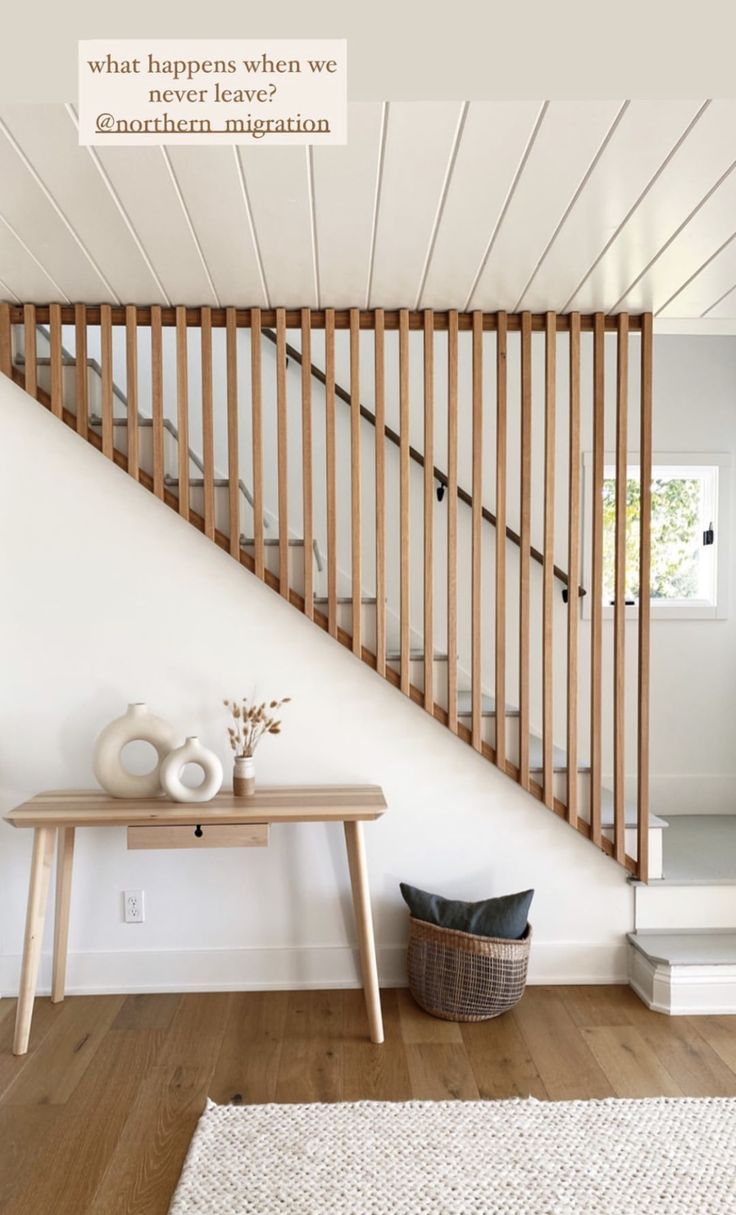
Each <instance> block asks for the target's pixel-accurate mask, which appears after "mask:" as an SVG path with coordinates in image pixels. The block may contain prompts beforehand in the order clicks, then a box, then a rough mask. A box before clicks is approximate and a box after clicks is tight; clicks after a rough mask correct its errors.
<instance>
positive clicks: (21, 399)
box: [0, 379, 632, 994]
mask: <svg viewBox="0 0 736 1215" xmlns="http://www.w3.org/2000/svg"><path fill="white" fill-rule="evenodd" d="M0 409H1V412H2V419H3V422H2V432H3V442H2V444H0V493H2V517H3V518H4V519H5V520H6V526H5V529H4V537H3V555H4V568H5V571H6V577H5V583H4V592H5V593H4V595H3V597H2V601H1V603H0V637H2V638H3V661H2V669H3V681H2V691H1V692H0V713H1V714H2V717H1V719H0V720H1V728H0V772H1V773H2V788H1V790H0V798H1V801H0V809H2V811H3V812H5V811H7V810H9V809H10V808H11V807H12V806H13V805H16V804H17V803H18V802H20V801H21V800H23V799H24V798H26V797H28V796H30V795H31V794H33V793H34V792H36V791H38V790H40V789H44V788H53V787H59V786H85V785H90V784H91V783H92V776H91V770H90V756H91V752H92V747H93V744H94V739H95V736H96V733H97V732H98V730H99V729H100V727H101V726H102V725H103V724H104V723H105V722H107V721H108V720H110V718H112V717H113V716H116V715H117V714H118V713H119V712H120V711H121V710H122V709H123V708H124V706H125V704H126V703H127V702H128V701H130V700H146V701H148V702H149V703H150V705H151V706H152V707H154V708H155V710H156V711H157V712H159V713H160V714H162V715H164V716H166V717H168V718H169V719H170V720H172V721H173V722H174V723H175V724H176V726H177V728H178V729H179V730H180V732H181V734H182V736H183V735H184V734H185V733H186V732H190V731H196V732H197V733H199V734H200V735H201V737H202V738H203V740H204V741H205V743H207V744H208V745H210V746H212V747H214V748H216V749H217V750H218V751H219V752H220V753H221V755H222V756H223V758H226V753H225V747H224V725H225V721H224V710H223V709H222V707H221V699H222V697H223V696H227V695H232V694H237V693H239V692H249V691H251V690H253V691H255V692H256V693H258V692H262V693H263V694H264V695H271V694H274V695H281V694H290V695H291V696H292V697H293V703H292V704H291V705H290V706H289V707H288V713H287V714H286V715H285V724H284V733H283V735H282V736H281V737H280V738H279V739H269V740H268V741H267V742H265V743H264V746H263V749H262V751H261V752H260V753H259V756H258V772H259V779H261V780H263V781H264V782H266V781H270V782H274V781H279V780H284V781H314V782H320V781H376V782H380V783H381V784H382V785H383V786H384V788H385V791H386V794H387V797H388V801H389V804H390V811H389V813H388V815H387V816H386V817H385V819H384V820H383V821H381V822H379V823H377V824H375V825H372V826H370V827H368V828H367V831H366V835H367V848H368V856H369V865H370V872H371V881H372V888H373V896H374V906H375V914H376V927H377V937H378V942H379V962H380V969H381V975H382V978H383V980H384V981H385V982H396V981H399V980H400V979H401V977H402V974H403V951H404V945H405V940H406V931H407V916H406V911H405V909H404V906H403V903H402V902H401V900H400V896H399V893H398V882H399V880H400V879H407V880H408V881H411V882H415V883H417V884H419V885H424V886H426V887H430V888H435V889H438V890H441V891H443V892H445V893H446V894H449V895H454V896H459V897H466V898H480V897H483V896H485V895H489V894H494V893H504V892H507V891H511V890H517V889H522V888H525V887H527V886H534V887H535V889H536V892H537V893H536V896H535V902H534V906H533V913H532V919H533V923H534V931H535V944H534V948H533V960H532V977H533V978H534V979H535V980H537V981H540V980H550V981H559V982H562V981H568V980H569V981H595V980H599V981H603V980H611V979H623V978H624V977H625V973H626V967H625V952H624V948H623V934H624V933H625V931H626V930H627V929H629V928H630V927H631V918H632V900H631V889H630V888H629V887H628V885H627V884H626V881H625V877H624V874H623V871H621V870H619V869H618V868H617V867H616V866H615V865H614V864H613V863H612V862H610V861H608V860H606V859H605V858H604V857H602V856H601V855H599V854H598V853H597V852H596V851H595V850H594V849H593V848H591V847H590V845H589V844H587V843H586V842H585V841H584V840H583V839H582V838H579V837H578V836H577V835H576V834H575V833H573V832H572V831H571V830H570V829H569V828H568V827H567V826H566V825H565V824H564V823H562V822H560V821H559V820H558V819H556V818H555V817H554V816H553V815H551V814H550V813H549V812H548V811H546V810H544V809H543V808H542V807H541V806H540V805H539V804H538V803H536V802H535V801H533V800H532V799H531V798H529V797H527V795H525V794H523V793H522V792H521V791H520V790H518V789H517V788H516V787H515V786H514V785H513V784H512V783H511V782H510V781H508V780H507V779H506V778H504V777H502V776H501V775H499V774H498V773H497V772H496V771H495V770H494V769H493V768H492V767H491V766H490V765H489V764H488V763H486V762H485V761H484V760H482V759H480V758H478V757H477V756H476V755H474V754H473V753H472V752H471V751H470V749H469V748H467V747H465V746H464V745H463V744H461V743H459V742H458V741H457V740H456V739H454V738H453V737H452V736H451V735H450V734H449V733H448V732H447V731H446V730H444V729H443V728H442V727H441V726H439V725H438V724H437V723H435V722H434V721H432V720H431V719H430V718H429V717H428V716H426V715H425V714H424V713H423V712H422V711H421V710H420V709H418V708H417V707H416V706H414V705H413V704H411V703H410V702H408V701H407V700H405V699H403V698H402V697H401V696H400V695H398V694H397V692H396V691H395V690H394V689H393V688H391V687H390V686H389V685H388V684H386V683H384V682H383V681H382V680H381V679H379V678H378V677H377V676H376V675H375V674H373V673H372V672H371V671H369V670H368V668H367V667H365V666H363V665H362V664H360V663H359V662H357V661H356V660H355V659H354V658H353V657H352V656H351V655H350V654H348V653H347V652H346V651H344V650H343V649H342V648H340V647H338V646H337V645H335V643H334V642H333V641H332V640H331V639H330V638H328V637H327V636H325V635H324V634H323V633H322V632H321V631H320V630H319V629H318V628H316V627H315V626H314V625H311V624H310V623H309V622H308V621H307V620H306V619H304V618H303V617H301V616H300V615H298V614H297V613H296V612H295V611H294V610H293V609H292V608H290V607H289V606H288V605H287V604H286V603H284V602H282V601H281V600H280V599H279V598H278V596H276V595H275V594H274V593H273V592H272V591H270V590H268V589H267V588H266V587H264V586H263V585H261V584H260V583H259V582H257V581H256V580H255V579H254V578H252V577H251V576H250V575H248V574H247V573H246V572H245V571H243V570H242V569H240V568H239V567H238V566H236V565H235V564H234V563H233V562H232V561H231V560H230V558H229V557H228V556H227V555H226V554H224V553H222V552H220V551H219V550H217V549H216V548H215V547H214V546H213V545H211V544H210V543H208V542H207V541H206V540H205V539H204V538H203V537H202V536H200V535H198V534H197V533H196V532H195V531H194V530H193V529H191V528H189V527H188V526H187V525H186V524H184V523H182V521H181V520H180V519H179V518H178V517H177V516H175V515H174V514H173V512H172V511H170V510H169V509H168V508H166V507H165V506H163V505H161V504H160V503H158V502H156V501H155V500H154V499H153V498H152V496H151V495H149V494H148V493H146V491H144V490H143V489H141V488H140V487H139V486H137V485H135V484H134V483H133V482H132V481H131V480H130V479H129V478H127V476H126V475H125V474H124V473H122V472H120V471H119V470H117V469H116V468H114V467H113V466H111V465H110V464H108V463H106V462H105V461H104V460H103V459H102V458H101V457H100V456H99V454H98V453H96V452H95V451H94V450H92V449H91V448H90V447H88V446H86V445H85V444H84V443H83V442H81V441H80V440H79V439H78V438H77V437H76V436H75V435H74V434H73V433H71V432H70V431H69V430H67V429H66V428H64V427H62V426H60V425H59V424H58V422H56V421H55V420H54V419H53V418H52V417H51V416H50V415H49V414H48V413H47V412H46V411H45V410H43V409H42V408H41V407H40V406H37V405H35V404H33V403H32V402H30V401H29V400H28V398H27V397H26V396H25V395H24V393H23V392H22V391H21V390H20V389H19V388H17V387H15V386H14V385H12V384H11V383H10V382H9V381H6V380H5V379H2V380H0ZM31 453H32V458H30V457H31ZM30 847H31V840H30V835H29V834H26V833H25V832H20V831H16V830H13V829H12V828H10V827H6V826H4V825H1V826H0V889H1V890H2V895H3V897H2V903H1V904H0V905H1V906H2V919H1V920H0V991H2V992H3V994H8V993H10V992H12V991H13V990H14V988H15V985H16V983H17V975H18V967H19V952H20V948H21V942H22V935H23V914H24V903H25V893H26V882H27V874H28V864H29V860H30ZM125 888H143V889H144V890H145V892H146V900H147V906H146V911H147V918H146V923H145V924H144V925H125V924H123V923H122V914H121V912H122V909H121V891H122V890H123V889H125ZM49 943H50V937H49V936H47V940H46V950H47V951H48V948H49ZM353 943H354V931H353V925H352V917H351V913H350V907H349V896H348V879H347V869H346V863H345V858H344V854H343V846H342V839H341V835H340V831H339V829H337V828H332V827H325V826H312V827H307V826H293V827H282V828H281V829H278V830H275V831H274V832H273V836H272V844H271V846H270V847H269V849H268V850H267V851H260V850H258V851H256V850H253V851H248V850H246V851H243V852H242V853H235V852H227V851H216V852H211V853H201V854H192V853H188V852H180V853H176V852H174V853H150V854H146V853H141V852H127V851H126V847H125V837H124V833H123V832H122V831H119V830H117V829H110V830H107V831H106V830H100V829H97V830H94V829H91V830H88V831H86V832H81V833H80V838H79V845H78V856H77V862H76V877H75V888H74V894H73V899H72V927H71V964H70V989H71V990H72V991H81V990H85V991H91V990H122V989H127V990H139V989H152V990H156V989H165V988H175V989H182V988H213V987H218V986H223V987H228V986H233V987H249V986H259V985H264V986H268V985H283V986H296V985H299V984H315V985H319V984H325V985H332V984H343V983H344V984H350V983H353V982H355V979H356V969H355V958H354V950H353ZM48 981H49V969H48V956H47V955H46V956H45V958H44V963H43V969H42V983H43V985H44V986H45V987H46V988H47V987H48Z"/></svg>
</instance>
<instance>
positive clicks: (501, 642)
mask: <svg viewBox="0 0 736 1215" xmlns="http://www.w3.org/2000/svg"><path fill="white" fill-rule="evenodd" d="M506 334H507V329H506V313H505V312H499V314H498V329H497V331H496V520H497V533H496V534H497V535H499V536H504V535H505V534H506V493H507V488H506V461H507V439H508V428H507V410H506V405H507V393H508V378H507V366H506V359H507V336H506ZM495 550H496V561H495V574H496V602H495V622H496V633H495V693H496V695H495V701H496V763H497V765H498V767H499V768H501V769H502V770H504V769H505V767H506V545H505V544H497V545H496V546H495ZM571 615H575V613H574V612H573V613H571Z"/></svg>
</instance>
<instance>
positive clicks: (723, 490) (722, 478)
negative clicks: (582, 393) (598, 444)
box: [582, 451, 733, 621]
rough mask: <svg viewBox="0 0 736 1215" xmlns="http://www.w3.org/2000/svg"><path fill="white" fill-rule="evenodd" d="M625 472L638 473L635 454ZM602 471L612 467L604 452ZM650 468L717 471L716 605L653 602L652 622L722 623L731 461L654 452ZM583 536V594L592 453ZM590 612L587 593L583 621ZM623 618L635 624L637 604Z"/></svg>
mask: <svg viewBox="0 0 736 1215" xmlns="http://www.w3.org/2000/svg"><path fill="white" fill-rule="evenodd" d="M628 462H629V469H630V470H632V471H633V474H634V476H637V475H638V469H639V453H638V451H630V452H629V453H628ZM603 463H604V467H605V468H608V467H610V466H612V465H615V463H616V455H615V452H611V451H607V452H605V453H604V456H603ZM652 465H653V467H655V468H657V467H660V466H664V467H667V466H669V467H673V466H674V467H676V468H682V469H683V470H686V469H688V468H692V469H694V470H695V469H699V468H717V469H718V503H717V511H716V518H715V519H714V520H713V526H714V529H715V545H714V547H715V554H714V557H715V562H716V602H715V603H714V604H713V603H702V602H701V603H698V602H692V601H689V602H688V601H682V602H680V603H677V602H671V603H660V602H658V601H657V600H656V599H653V600H652V601H651V618H652V620H653V621H654V620H725V619H727V618H728V614H729V593H730V579H729V574H730V565H731V469H732V465H733V457H732V455H731V454H730V453H728V452H671V451H658V452H654V453H653V454H652ZM582 491H583V492H582V498H583V505H584V511H583V536H582V546H583V547H582V553H583V579H584V581H583V586H584V587H585V588H586V590H587V589H588V588H589V587H590V584H591V563H592V552H591V548H592V545H591V524H592V518H593V453H592V451H585V452H583V485H582ZM591 608H592V596H591V595H590V593H588V594H586V595H584V596H583V600H582V615H583V619H585V620H590V618H591ZM625 614H626V618H627V619H632V620H636V619H637V618H638V615H639V606H638V604H632V605H628V606H627V607H626V612H625ZM612 617H613V606H612V605H611V604H607V603H604V605H603V618H604V619H611V618H612Z"/></svg>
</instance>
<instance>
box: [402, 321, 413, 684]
mask: <svg viewBox="0 0 736 1215" xmlns="http://www.w3.org/2000/svg"><path fill="white" fill-rule="evenodd" d="M409 476H410V465H409V312H408V309H406V308H402V309H401V310H400V311H399V503H400V505H399V552H400V570H399V575H400V585H399V635H400V638H401V644H400V654H401V664H400V665H401V678H400V686H401V691H402V692H404V693H405V694H406V695H407V696H408V695H409V687H410V684H411V673H410V665H409V649H410V644H411V635H410V620H409V611H410V600H409V588H410V584H411V567H410V564H409V563H410V561H411V545H410V537H409V528H410V526H411V503H410V490H411V484H410V480H409Z"/></svg>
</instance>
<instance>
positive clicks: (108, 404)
mask: <svg viewBox="0 0 736 1215" xmlns="http://www.w3.org/2000/svg"><path fill="white" fill-rule="evenodd" d="M59 333H61V330H59ZM100 352H101V356H102V357H101V359H100V364H101V368H102V373H101V374H102V454H103V455H104V456H107V458H108V460H111V459H112V449H113V442H114V438H113V393H112V386H113V375H112V309H111V307H110V305H109V304H103V305H102V307H101V309H100ZM51 357H52V360H53V357H54V356H53V349H52V356H51ZM53 374H54V373H53V363H52V391H51V396H52V400H53V395H54V394H53ZM59 382H60V384H61V383H62V382H63V381H62V380H61V366H59Z"/></svg>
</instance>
